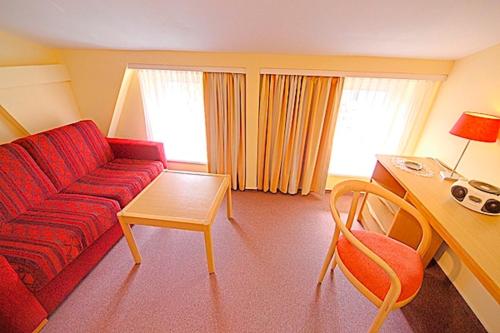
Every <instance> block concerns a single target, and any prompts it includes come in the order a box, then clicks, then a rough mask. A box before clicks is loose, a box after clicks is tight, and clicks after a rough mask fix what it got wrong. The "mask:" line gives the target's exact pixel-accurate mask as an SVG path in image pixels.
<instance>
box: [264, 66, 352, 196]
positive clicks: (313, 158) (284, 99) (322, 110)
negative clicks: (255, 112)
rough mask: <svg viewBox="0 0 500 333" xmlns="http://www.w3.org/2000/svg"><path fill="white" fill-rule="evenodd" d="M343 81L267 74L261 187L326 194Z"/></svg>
mask: <svg viewBox="0 0 500 333" xmlns="http://www.w3.org/2000/svg"><path fill="white" fill-rule="evenodd" d="M342 84H343V79H342V78H338V77H315V76H300V75H275V74H263V75H261V82H260V106H259V141H258V175H257V177H258V183H257V184H258V189H260V190H264V191H271V192H277V191H278V190H279V191H281V192H283V193H291V194H295V193H297V192H298V190H299V189H300V190H301V193H302V194H304V195H305V194H308V193H309V192H310V191H315V192H320V193H323V192H324V190H325V185H326V178H327V176H328V165H329V162H330V153H331V148H332V140H333V132H334V130H335V121H336V115H337V111H338V106H339V101H340V95H341V91H342Z"/></svg>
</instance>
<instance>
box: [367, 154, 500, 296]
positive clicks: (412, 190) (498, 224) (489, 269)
mask: <svg viewBox="0 0 500 333" xmlns="http://www.w3.org/2000/svg"><path fill="white" fill-rule="evenodd" d="M394 157H397V156H388V155H377V164H376V166H375V169H374V171H373V175H372V178H371V180H372V181H373V182H376V183H378V184H379V185H381V186H383V187H385V188H387V189H389V190H391V191H392V192H394V193H396V194H398V195H399V196H401V197H403V198H405V199H406V200H407V201H409V202H410V203H412V204H413V205H414V206H415V207H417V208H418V209H419V210H420V211H421V212H422V214H424V216H425V217H426V218H427V219H428V221H429V224H430V225H431V228H432V229H433V235H432V241H431V247H430V248H429V251H428V252H427V254H426V256H425V258H424V264H425V265H427V264H428V263H429V261H430V260H431V259H432V257H434V255H435V254H436V251H437V250H438V248H439V246H440V245H441V243H442V242H443V241H444V242H445V243H446V244H448V246H449V247H450V248H451V249H452V250H453V251H454V252H455V253H456V254H457V255H458V256H459V257H460V258H461V260H462V261H463V262H464V264H465V265H466V266H467V267H468V268H469V269H470V270H471V272H472V273H473V274H474V275H475V276H476V277H477V278H478V279H479V281H480V282H481V283H482V284H483V286H484V287H485V288H486V289H487V290H488V291H489V292H490V294H491V295H492V296H493V297H494V298H495V299H496V301H497V303H500V217H499V216H488V215H483V214H480V213H476V212H474V211H471V210H469V209H467V208H465V207H463V206H461V205H460V204H458V203H457V202H456V201H455V200H453V198H452V197H451V194H450V186H451V184H452V182H450V181H445V180H441V178H440V176H439V171H440V170H441V167H440V166H439V164H438V163H437V162H436V161H434V160H433V159H430V158H416V157H411V159H412V160H415V161H418V162H420V163H422V164H424V165H425V166H426V167H428V168H429V169H431V170H432V171H433V172H434V176H433V177H422V176H418V175H415V174H413V173H410V172H407V171H404V170H401V169H399V168H398V167H396V166H395V165H394V164H393V162H392V159H393V158H394ZM359 220H360V222H361V223H362V224H363V225H364V226H365V227H366V228H368V229H370V230H374V231H378V232H383V233H385V234H387V235H389V236H390V237H393V238H395V239H398V240H400V241H402V242H404V243H406V244H408V245H410V246H415V244H417V243H418V241H419V240H420V237H421V231H420V228H419V227H418V226H417V224H416V221H413V220H412V219H409V218H408V216H405V215H404V212H399V211H398V210H396V211H394V210H393V209H392V207H391V206H390V205H387V204H386V203H384V202H381V201H378V200H376V198H373V197H367V198H365V199H364V202H363V205H362V207H361V213H360V214H359ZM388 220H390V221H388Z"/></svg>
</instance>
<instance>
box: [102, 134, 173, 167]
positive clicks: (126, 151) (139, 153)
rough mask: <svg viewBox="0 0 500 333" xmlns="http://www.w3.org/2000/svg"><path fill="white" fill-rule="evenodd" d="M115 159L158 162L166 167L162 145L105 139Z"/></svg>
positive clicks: (150, 142) (159, 143)
mask: <svg viewBox="0 0 500 333" xmlns="http://www.w3.org/2000/svg"><path fill="white" fill-rule="evenodd" d="M106 139H107V140H108V143H109V145H110V146H111V150H112V151H113V154H114V155H115V157H116V158H130V159H134V160H152V161H160V162H162V163H163V167H164V168H166V167H167V159H166V158H165V149H164V148H163V143H161V142H154V141H142V140H131V139H118V138H106Z"/></svg>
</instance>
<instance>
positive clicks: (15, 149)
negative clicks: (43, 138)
mask: <svg viewBox="0 0 500 333" xmlns="http://www.w3.org/2000/svg"><path fill="white" fill-rule="evenodd" d="M55 193H56V189H55V187H54V185H53V184H52V182H51V181H50V180H49V179H48V178H47V176H46V175H45V174H44V173H43V171H42V170H41V169H40V168H39V167H38V166H37V165H36V163H35V161H34V160H33V159H32V158H31V156H30V155H29V154H28V153H27V152H26V151H25V150H24V149H23V148H22V147H21V146H19V145H16V144H12V143H9V144H4V145H0V224H1V223H4V222H8V221H10V220H12V219H13V218H15V217H16V216H18V215H19V214H22V213H23V212H25V211H27V210H28V209H29V208H31V207H33V206H36V205H37V204H39V203H40V202H41V201H43V200H45V198H47V197H49V196H51V195H53V194H55Z"/></svg>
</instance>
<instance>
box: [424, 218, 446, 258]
mask: <svg viewBox="0 0 500 333" xmlns="http://www.w3.org/2000/svg"><path fill="white" fill-rule="evenodd" d="M442 243H443V239H442V238H441V236H439V234H438V233H437V232H436V231H435V230H434V229H433V228H432V227H431V244H430V245H429V249H428V250H427V252H425V254H424V257H423V258H422V263H423V264H424V267H427V265H429V263H430V262H431V260H432V258H434V256H435V255H436V252H437V250H438V249H439V247H440V246H441V244H442Z"/></svg>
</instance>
